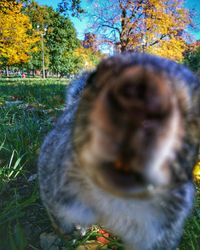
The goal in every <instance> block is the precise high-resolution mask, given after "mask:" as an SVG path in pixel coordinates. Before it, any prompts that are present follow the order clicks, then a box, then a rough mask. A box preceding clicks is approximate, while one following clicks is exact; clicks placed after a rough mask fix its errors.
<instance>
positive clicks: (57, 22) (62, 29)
mask: <svg viewBox="0 0 200 250" xmlns="http://www.w3.org/2000/svg"><path fill="white" fill-rule="evenodd" d="M25 12H26V14H27V15H28V16H29V17H30V19H31V21H32V25H33V27H34V28H35V29H39V30H40V32H41V35H42V36H43V39H44V48H45V50H44V53H45V68H46V69H47V70H50V71H52V72H53V73H54V74H61V75H63V74H71V73H75V72H77V71H78V70H79V60H78V59H77V58H73V50H74V49H76V48H77V47H79V46H80V42H79V40H78V39H77V34H76V31H75V28H74V26H73V24H72V22H71V21H70V20H69V19H68V18H67V17H64V16H62V15H61V14H60V13H59V12H56V11H54V10H53V8H51V7H47V6H40V5H38V4H37V3H35V2H33V3H31V4H30V5H29V6H28V7H27V8H26V9H25ZM45 29H46V31H45ZM41 39H42V37H41ZM38 47H40V51H39V52H36V53H34V54H32V59H31V61H30V63H29V64H28V68H29V69H41V67H42V59H41V58H42V56H41V50H42V48H41V41H40V42H39V43H38Z"/></svg>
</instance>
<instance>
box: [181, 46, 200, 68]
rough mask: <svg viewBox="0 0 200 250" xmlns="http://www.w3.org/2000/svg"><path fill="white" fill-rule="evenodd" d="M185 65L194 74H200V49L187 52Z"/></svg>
mask: <svg viewBox="0 0 200 250" xmlns="http://www.w3.org/2000/svg"><path fill="white" fill-rule="evenodd" d="M184 63H185V65H187V66H188V67H189V68H190V69H191V70H193V71H194V72H200V47H198V48H197V49H195V50H192V51H188V52H186V53H185V57H184Z"/></svg>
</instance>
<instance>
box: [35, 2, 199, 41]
mask: <svg viewBox="0 0 200 250" xmlns="http://www.w3.org/2000/svg"><path fill="white" fill-rule="evenodd" d="M92 1H93V0H91V2H92ZM36 2H38V3H39V4H42V5H49V6H52V7H53V8H54V9H56V8H57V5H58V3H59V2H61V0H54V1H49V0H36ZM83 2H86V1H84V0H83ZM89 5H90V3H89V1H88V3H86V4H84V5H83V6H84V7H85V8H86V7H89ZM185 7H186V8H189V9H194V10H195V11H196V12H197V13H198V14H199V16H198V18H197V20H196V22H197V23H198V20H199V31H198V30H197V31H193V32H192V33H193V34H194V38H195V39H200V0H186V1H185ZM72 22H73V23H74V26H75V28H76V30H77V33H78V37H79V38H80V39H83V37H84V33H85V32H87V25H88V23H87V19H85V18H82V20H79V19H77V18H72Z"/></svg>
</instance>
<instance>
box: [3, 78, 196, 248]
mask: <svg viewBox="0 0 200 250" xmlns="http://www.w3.org/2000/svg"><path fill="white" fill-rule="evenodd" d="M66 82H67V81H63V80H55V79H54V80H41V79H40V80H34V79H32V80H29V79H24V80H22V79H19V80H14V79H13V80H12V79H10V80H6V79H0V93H1V94H0V250H23V249H33V250H34V249H35V250H37V249H41V247H40V238H45V237H46V236H45V235H47V236H48V237H49V238H51V239H52V238H53V239H55V241H57V242H58V243H56V244H57V245H59V246H60V247H59V249H63V250H64V249H69V250H73V249H77V248H78V249H80V250H81V249H85V248H81V245H83V244H84V243H85V242H89V243H90V244H97V243H96V241H93V240H94V239H96V238H98V237H99V236H102V235H104V236H105V237H106V238H108V241H109V243H108V244H107V247H102V248H101V249H104V250H106V249H107V250H108V249H115V250H121V249H123V247H122V244H121V243H120V241H118V240H117V238H116V237H114V236H109V235H108V234H107V233H104V232H103V231H102V230H100V229H99V227H97V226H93V227H91V228H90V229H89V230H88V231H87V232H86V234H85V235H84V236H83V234H79V233H78V232H75V233H73V234H72V235H69V236H68V237H67V239H66V237H64V238H62V237H61V238H57V237H56V238H55V236H54V235H53V236H52V237H50V236H51V235H52V234H51V232H53V228H52V226H51V224H50V221H49V219H48V216H47V214H46V211H45V209H44V208H43V206H42V204H41V201H40V198H39V189H38V182H37V166H36V165H37V164H36V163H37V157H38V153H39V148H40V145H41V143H42V141H43V138H44V136H45V135H46V134H47V132H48V131H49V130H50V129H51V128H52V126H53V125H54V124H55V122H56V119H57V117H58V116H59V114H60V113H61V112H62V110H63V109H64V97H65V83H66ZM196 186H197V185H196ZM197 191H199V189H198V188H197ZM199 194H200V193H199V192H198V195H197V196H196V203H195V208H194V210H193V216H192V217H191V218H190V219H189V220H188V222H187V225H186V227H185V233H184V236H183V239H182V242H181V245H180V247H179V249H180V250H190V249H192V250H197V249H199V248H198V247H199V245H198V243H199V242H200V238H199V232H200V196H199ZM48 237H47V238H48ZM100 241H102V237H101V238H100ZM106 242H107V241H106V240H105V243H106ZM89 243H88V244H89ZM50 249H58V248H50V247H49V250H50ZM88 249H89V248H88ZM93 249H94V248H93Z"/></svg>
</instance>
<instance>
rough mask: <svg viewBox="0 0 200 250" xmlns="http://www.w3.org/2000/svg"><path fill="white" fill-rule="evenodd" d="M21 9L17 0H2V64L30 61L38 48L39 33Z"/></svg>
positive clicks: (0, 32)
mask: <svg viewBox="0 0 200 250" xmlns="http://www.w3.org/2000/svg"><path fill="white" fill-rule="evenodd" d="M21 10H22V5H21V4H18V3H17V2H15V1H6V0H1V1H0V64H3V65H6V66H9V65H13V64H20V63H25V62H28V61H29V59H30V53H32V52H33V51H36V50H37V47H36V46H35V44H36V42H37V41H38V39H39V37H38V34H37V33H36V32H34V31H33V30H32V25H31V22H30V20H29V17H28V16H26V15H24V14H22V12H21Z"/></svg>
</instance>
